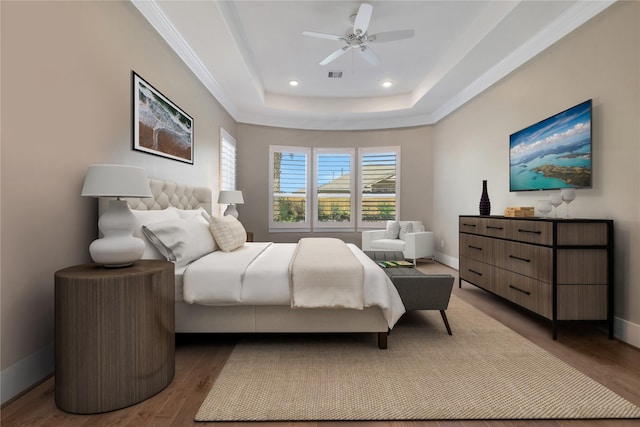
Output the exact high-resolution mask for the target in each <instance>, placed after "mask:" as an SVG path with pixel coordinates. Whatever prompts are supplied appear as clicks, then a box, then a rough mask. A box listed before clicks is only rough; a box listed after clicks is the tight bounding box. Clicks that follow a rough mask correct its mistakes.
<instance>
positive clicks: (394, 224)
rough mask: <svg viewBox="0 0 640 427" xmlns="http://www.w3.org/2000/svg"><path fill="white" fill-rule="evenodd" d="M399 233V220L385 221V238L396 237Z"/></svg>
mask: <svg viewBox="0 0 640 427" xmlns="http://www.w3.org/2000/svg"><path fill="white" fill-rule="evenodd" d="M399 233H400V222H398V221H387V230H386V232H385V234H384V237H385V239H397V238H398V234H399Z"/></svg>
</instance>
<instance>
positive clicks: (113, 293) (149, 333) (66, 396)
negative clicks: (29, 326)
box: [55, 260, 175, 414]
mask: <svg viewBox="0 0 640 427" xmlns="http://www.w3.org/2000/svg"><path fill="white" fill-rule="evenodd" d="M174 281H175V276H174V265H173V263H170V262H166V261H152V260H140V261H137V262H136V263H135V264H134V265H133V266H131V267H125V268H104V267H101V266H99V265H96V264H85V265H78V266H75V267H69V268H65V269H63V270H60V271H58V272H56V273H55V322H56V323H55V331H56V348H55V353H56V361H55V396H56V405H57V406H58V407H59V408H60V409H62V410H63V411H66V412H71V413H77V414H93V413H99V412H106V411H112V410H115V409H120V408H124V407H126V406H130V405H133V404H135V403H138V402H141V401H142V400H145V399H147V398H149V397H151V396H152V395H154V394H156V393H158V392H159V391H160V390H162V389H163V388H165V387H166V386H167V385H169V384H170V383H171V381H172V380H173V376H174V372H175V318H174V315H175V304H174V293H175V290H174Z"/></svg>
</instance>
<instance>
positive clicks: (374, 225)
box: [357, 146, 402, 231]
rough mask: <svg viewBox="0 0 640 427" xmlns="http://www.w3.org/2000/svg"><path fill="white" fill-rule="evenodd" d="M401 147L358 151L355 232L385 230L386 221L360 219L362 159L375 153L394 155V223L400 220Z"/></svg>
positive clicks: (362, 185) (361, 211)
mask: <svg viewBox="0 0 640 427" xmlns="http://www.w3.org/2000/svg"><path fill="white" fill-rule="evenodd" d="M401 151H402V150H401V147H400V146H387V147H361V148H359V149H358V177H359V178H358V218H357V230H358V231H362V230H371V229H380V228H385V227H386V224H387V220H382V221H366V222H365V221H363V219H362V214H363V209H362V206H363V205H362V201H363V200H364V197H363V189H364V183H363V179H362V178H363V176H364V174H363V170H362V169H363V166H364V165H363V158H364V157H365V156H366V155H369V154H375V153H380V154H384V153H393V154H395V155H396V164H395V166H396V185H395V190H396V191H395V193H394V194H395V203H396V206H395V207H396V210H395V218H394V220H395V221H398V220H399V218H400V204H401V203H400V202H401V197H400V195H401V194H402V191H401V174H402V165H401V158H402V156H401Z"/></svg>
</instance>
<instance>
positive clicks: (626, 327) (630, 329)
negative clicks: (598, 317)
mask: <svg viewBox="0 0 640 427" xmlns="http://www.w3.org/2000/svg"><path fill="white" fill-rule="evenodd" d="M613 336H615V337H616V338H618V339H619V340H620V341H624V342H626V343H627V344H629V345H632V346H634V347H638V348H640V325H638V324H637V323H633V322H629V321H628V320H624V319H621V318H619V317H614V318H613Z"/></svg>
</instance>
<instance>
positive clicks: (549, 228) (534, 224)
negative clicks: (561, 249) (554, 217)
mask: <svg viewBox="0 0 640 427" xmlns="http://www.w3.org/2000/svg"><path fill="white" fill-rule="evenodd" d="M552 236H553V223H551V222H546V221H522V220H514V221H509V222H508V224H507V238H508V239H511V240H518V241H520V242H527V243H536V244H538V245H549V246H551V245H552V244H553V237H552Z"/></svg>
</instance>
